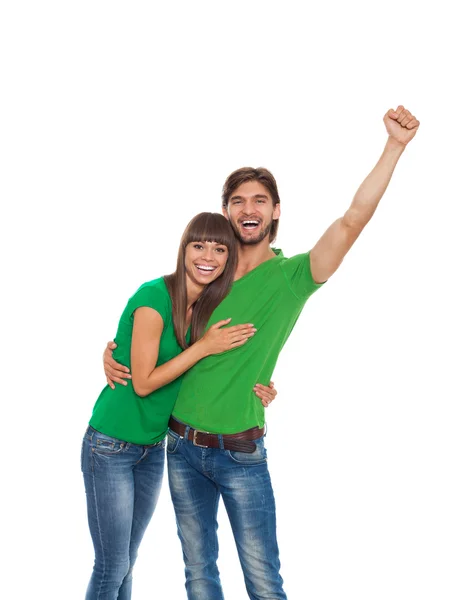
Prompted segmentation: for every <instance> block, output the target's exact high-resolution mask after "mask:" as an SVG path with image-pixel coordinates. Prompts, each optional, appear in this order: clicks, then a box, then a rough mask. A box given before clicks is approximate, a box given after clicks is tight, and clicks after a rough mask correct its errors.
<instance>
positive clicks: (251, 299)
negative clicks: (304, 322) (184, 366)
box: [173, 251, 321, 433]
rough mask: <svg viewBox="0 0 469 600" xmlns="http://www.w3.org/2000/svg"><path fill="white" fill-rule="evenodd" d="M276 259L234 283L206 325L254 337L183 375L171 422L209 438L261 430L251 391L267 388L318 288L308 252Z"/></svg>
mask: <svg viewBox="0 0 469 600" xmlns="http://www.w3.org/2000/svg"><path fill="white" fill-rule="evenodd" d="M276 253H277V256H276V257H274V258H272V259H270V260H267V261H266V262H263V263H261V264H260V265H259V266H258V267H256V268H255V269H253V270H252V271H250V272H249V273H247V274H246V275H245V276H244V277H241V279H238V280H237V281H235V282H234V284H233V287H232V288H231V292H230V293H229V295H228V296H227V297H226V298H225V299H224V300H223V302H221V303H220V304H219V305H218V307H217V308H216V309H215V311H214V313H213V314H212V316H211V318H210V321H209V323H208V326H210V325H213V324H214V323H216V322H217V321H220V320H222V319H228V318H229V317H231V318H232V321H231V322H230V325H239V324H242V323H254V326H255V327H256V328H257V333H256V334H255V335H254V337H252V338H251V339H250V340H249V341H248V342H247V343H246V344H245V345H244V346H241V347H240V348H235V349H234V350H230V351H228V352H224V353H223V354H216V355H213V356H209V357H208V358H205V359H204V360H202V361H200V362H199V363H197V364H196V365H195V366H194V367H192V369H191V370H190V371H188V372H187V373H186V375H185V377H184V380H183V382H182V386H181V389H180V392H179V395H178V398H177V401H176V405H175V407H174V410H173V415H174V417H176V419H179V420H180V421H182V422H184V423H187V424H189V425H191V426H192V427H195V428H196V429H201V430H202V431H210V432H213V433H238V432H240V431H244V430H246V429H250V428H251V427H255V426H258V427H263V426H264V407H263V406H262V403H261V401H260V400H259V398H258V397H257V396H256V395H255V393H254V392H253V387H254V385H255V384H256V383H262V384H264V385H268V384H269V381H270V378H271V375H272V373H273V370H274V367H275V364H276V362H277V359H278V356H279V354H280V351H281V349H282V347H283V345H284V344H285V342H286V341H287V339H288V336H289V335H290V333H291V331H292V329H293V327H294V325H295V323H296V321H297V319H298V317H299V316H300V313H301V311H302V309H303V307H304V305H305V303H306V300H307V299H308V298H309V297H310V296H311V294H312V293H313V292H315V291H316V290H317V289H318V288H319V287H321V284H317V283H315V281H313V278H312V275H311V269H310V263H309V253H306V254H298V255H297V256H293V257H292V258H285V257H284V256H283V255H282V253H281V252H280V251H276Z"/></svg>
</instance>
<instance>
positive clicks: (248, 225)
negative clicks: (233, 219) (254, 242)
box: [241, 219, 260, 231]
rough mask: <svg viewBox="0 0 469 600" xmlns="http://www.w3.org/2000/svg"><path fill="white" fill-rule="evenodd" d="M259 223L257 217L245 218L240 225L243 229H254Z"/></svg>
mask: <svg viewBox="0 0 469 600" xmlns="http://www.w3.org/2000/svg"><path fill="white" fill-rule="evenodd" d="M259 225H260V221H258V220H257V219H245V220H244V221H241V227H242V228H243V229H244V230H245V231H253V230H254V229H257V227H259Z"/></svg>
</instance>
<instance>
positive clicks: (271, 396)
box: [254, 381, 277, 408]
mask: <svg viewBox="0 0 469 600" xmlns="http://www.w3.org/2000/svg"><path fill="white" fill-rule="evenodd" d="M254 393H255V394H256V396H257V397H258V398H260V399H261V402H262V404H263V406H265V407H266V408H267V406H269V404H270V403H271V402H272V400H275V397H276V395H277V390H276V389H275V384H274V382H273V381H271V382H270V384H269V385H268V386H267V385H262V383H256V385H255V386H254Z"/></svg>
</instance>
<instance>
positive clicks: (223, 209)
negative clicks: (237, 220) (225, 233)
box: [221, 206, 230, 221]
mask: <svg viewBox="0 0 469 600" xmlns="http://www.w3.org/2000/svg"><path fill="white" fill-rule="evenodd" d="M221 212H222V213H223V216H224V217H225V219H228V221H229V220H230V217H229V215H228V211H227V210H226V208H225V207H224V206H222V208H221Z"/></svg>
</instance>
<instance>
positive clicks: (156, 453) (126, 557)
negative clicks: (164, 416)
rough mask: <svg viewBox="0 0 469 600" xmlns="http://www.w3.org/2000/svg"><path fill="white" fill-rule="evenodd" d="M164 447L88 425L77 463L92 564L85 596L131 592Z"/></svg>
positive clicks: (100, 599) (100, 598)
mask: <svg viewBox="0 0 469 600" xmlns="http://www.w3.org/2000/svg"><path fill="white" fill-rule="evenodd" d="M164 446H165V442H164V441H162V442H159V443H158V444H156V445H152V446H138V445H136V444H130V443H128V442H124V441H122V440H118V439H116V438H112V437H109V436H107V435H104V434H102V433H99V432H98V431H96V430H94V429H93V428H92V427H88V429H87V431H86V433H85V437H84V438H83V445H82V454H81V468H82V471H83V477H84V480H85V490H86V500H87V505H88V523H89V527H90V533H91V537H92V539H93V545H94V551H95V563H94V569H93V573H92V575H91V580H90V583H89V585H88V589H87V592H86V600H116V599H118V600H129V598H130V597H131V594H132V567H133V566H134V564H135V561H136V559H137V551H138V547H139V545H140V542H141V541H142V538H143V534H144V533H145V530H146V528H147V525H148V523H149V522H150V519H151V517H152V515H153V511H154V510H155V506H156V502H157V500H158V495H159V492H160V489H161V481H162V479H163V470H164V460H165V456H164Z"/></svg>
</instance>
